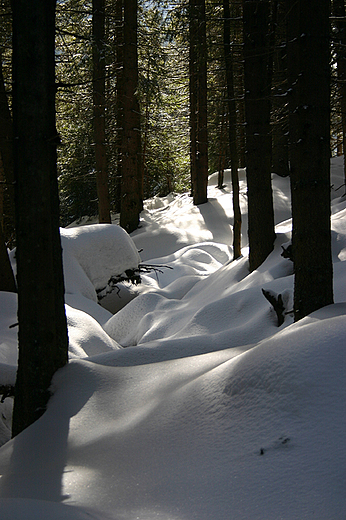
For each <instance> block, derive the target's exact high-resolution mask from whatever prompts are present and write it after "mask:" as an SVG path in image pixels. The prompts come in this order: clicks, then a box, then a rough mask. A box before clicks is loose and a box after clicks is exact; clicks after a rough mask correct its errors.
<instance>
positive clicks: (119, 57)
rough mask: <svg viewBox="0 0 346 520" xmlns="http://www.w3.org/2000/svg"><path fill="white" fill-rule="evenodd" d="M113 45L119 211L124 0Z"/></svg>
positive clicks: (118, 1)
mask: <svg viewBox="0 0 346 520" xmlns="http://www.w3.org/2000/svg"><path fill="white" fill-rule="evenodd" d="M115 20H116V26H115V45H116V121H117V122H116V124H117V132H116V169H117V171H116V177H115V208H114V209H115V211H116V212H117V213H120V210H121V179H122V173H121V167H122V157H121V147H122V133H123V120H122V118H123V106H122V98H121V88H122V73H123V63H124V0H115Z"/></svg>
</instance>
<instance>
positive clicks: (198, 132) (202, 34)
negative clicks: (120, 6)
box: [189, 0, 208, 205]
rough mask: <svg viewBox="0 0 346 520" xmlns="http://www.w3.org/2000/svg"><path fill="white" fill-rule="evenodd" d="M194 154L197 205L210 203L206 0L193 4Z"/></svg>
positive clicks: (193, 174) (192, 101)
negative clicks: (208, 190)
mask: <svg viewBox="0 0 346 520" xmlns="http://www.w3.org/2000/svg"><path fill="white" fill-rule="evenodd" d="M189 6H190V13H189V18H190V21H189V23H190V29H189V37H190V57H189V60H190V153H191V184H192V195H193V203H194V204H195V205H198V204H204V203H205V202H207V201H208V197H207V188H208V122H207V38H206V18H205V0H190V2H189Z"/></svg>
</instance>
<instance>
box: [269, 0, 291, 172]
mask: <svg viewBox="0 0 346 520" xmlns="http://www.w3.org/2000/svg"><path fill="white" fill-rule="evenodd" d="M273 5H274V9H273V11H274V13H275V11H276V13H277V16H276V17H275V18H276V20H273V18H272V27H273V29H272V43H273V80H272V86H273V92H272V171H273V172H274V173H276V174H277V175H280V176H281V177H287V176H288V175H289V155H288V107H287V52H286V51H287V49H286V45H285V42H286V11H285V0H280V1H278V0H275V2H274V4H273ZM274 36H275V39H274Z"/></svg>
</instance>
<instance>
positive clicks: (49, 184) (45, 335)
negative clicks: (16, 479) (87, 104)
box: [12, 0, 68, 436]
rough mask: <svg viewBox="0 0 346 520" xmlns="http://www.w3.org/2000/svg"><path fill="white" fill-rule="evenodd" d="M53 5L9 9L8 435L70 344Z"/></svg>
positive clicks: (32, 412)
mask: <svg viewBox="0 0 346 520" xmlns="http://www.w3.org/2000/svg"><path fill="white" fill-rule="evenodd" d="M54 36H55V0H16V1H15V2H13V123H14V145H15V147H14V172H15V180H16V231H17V279H18V321H19V360H18V372H17V381H16V390H15V400H14V410H13V428H12V434H13V436H14V435H17V434H18V433H20V432H21V431H22V430H23V429H24V428H26V427H27V426H29V425H30V424H31V423H33V422H34V421H35V420H36V419H38V418H39V417H40V416H41V415H42V413H43V412H44V410H45V408H46V405H47V401H48V399H49V397H50V391H49V387H50V384H51V379H52V376H53V374H54V372H55V371H56V370H57V369H58V368H60V367H62V366H63V365H64V364H65V363H66V362H67V353H68V340H67V327H66V316H65V308H64V282H63V270H62V254H61V245H60V235H59V199H58V186H57V169H56V146H57V142H58V135H57V132H56V128H55V67H54V59H55V42H54V39H55V38H54Z"/></svg>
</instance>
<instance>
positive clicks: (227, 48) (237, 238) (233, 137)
mask: <svg viewBox="0 0 346 520" xmlns="http://www.w3.org/2000/svg"><path fill="white" fill-rule="evenodd" d="M223 16H224V35H223V36H224V40H223V41H224V54H225V64H226V81H227V98H228V111H229V146H230V154H231V176H232V197H233V215H234V217H233V218H234V223H233V258H234V259H236V258H239V257H240V255H241V211H240V203H239V178H238V164H239V159H238V147H237V110H236V102H235V95H234V82H233V57H232V51H231V24H230V18H231V15H230V9H229V0H224V1H223Z"/></svg>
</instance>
